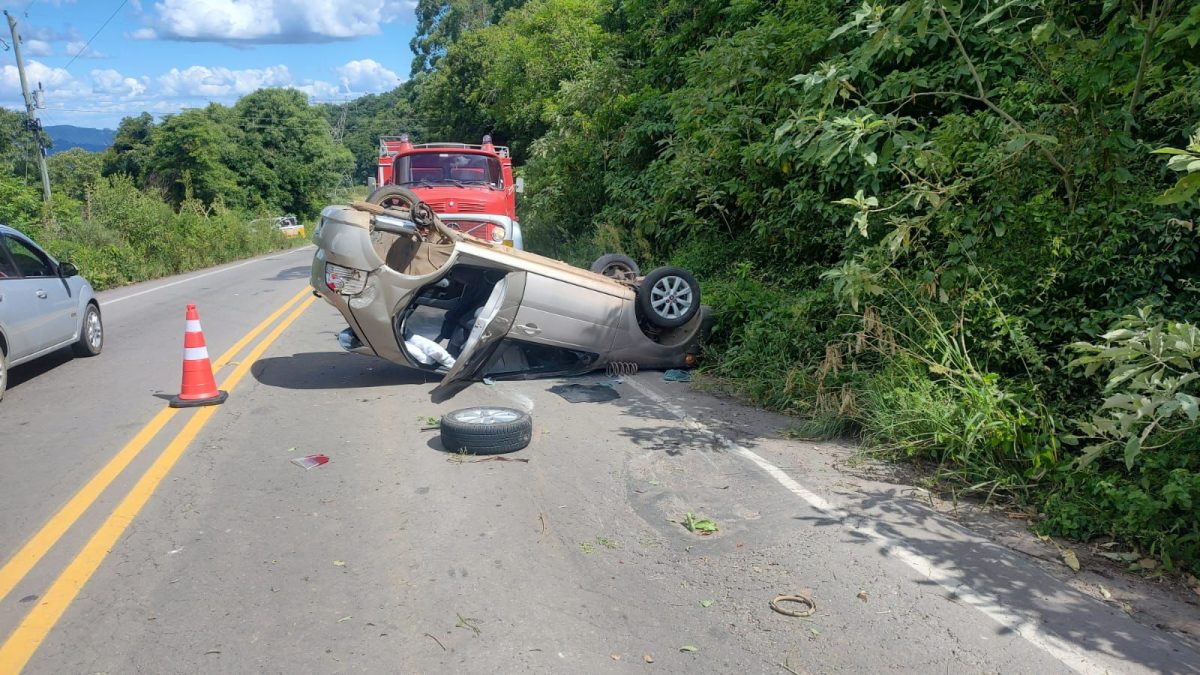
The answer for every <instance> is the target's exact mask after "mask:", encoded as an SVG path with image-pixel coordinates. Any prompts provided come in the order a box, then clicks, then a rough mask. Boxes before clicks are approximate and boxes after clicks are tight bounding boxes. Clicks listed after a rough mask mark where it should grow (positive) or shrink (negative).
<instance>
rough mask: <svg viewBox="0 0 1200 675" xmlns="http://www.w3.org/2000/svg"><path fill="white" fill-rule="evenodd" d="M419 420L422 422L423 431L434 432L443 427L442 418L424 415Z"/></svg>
mask: <svg viewBox="0 0 1200 675" xmlns="http://www.w3.org/2000/svg"><path fill="white" fill-rule="evenodd" d="M417 420H418V421H420V422H421V431H432V430H434V429H440V428H441V427H442V418H440V417H434V416H433V415H422V416H421V417H418V418H417Z"/></svg>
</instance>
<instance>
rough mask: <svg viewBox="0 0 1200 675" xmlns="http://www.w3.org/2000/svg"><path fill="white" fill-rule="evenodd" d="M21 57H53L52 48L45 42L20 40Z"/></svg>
mask: <svg viewBox="0 0 1200 675" xmlns="http://www.w3.org/2000/svg"><path fill="white" fill-rule="evenodd" d="M21 48H22V50H23V51H22V55H23V56H53V55H54V47H53V46H51V44H50V43H49V42H47V41H45V40H25V39H22V40H21Z"/></svg>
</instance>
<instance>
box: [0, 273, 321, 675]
mask: <svg viewBox="0 0 1200 675" xmlns="http://www.w3.org/2000/svg"><path fill="white" fill-rule="evenodd" d="M309 293H310V292H309V290H308V288H305V289H304V290H302V291H300V292H299V293H297V294H296V295H294V296H293V297H292V298H291V299H290V300H288V301H287V302H286V303H284V305H283V306H282V307H280V308H279V309H277V310H275V311H274V312H272V313H271V315H270V316H268V317H267V318H266V319H264V320H263V321H262V323H260V324H258V325H257V326H255V327H254V329H253V330H251V331H250V332H249V333H247V334H246V335H245V336H244V337H242V339H240V340H238V341H237V343H235V344H234V345H233V346H232V347H230V348H229V350H228V351H226V352H225V353H224V354H222V355H221V356H220V357H218V358H217V360H216V361H215V362H214V363H213V369H214V370H216V369H219V368H221V367H222V366H225V365H228V364H229V363H230V361H232V360H233V358H234V357H235V356H237V354H238V353H239V352H241V350H242V349H244V348H245V347H246V345H248V344H250V343H251V342H252V341H254V339H255V338H257V337H258V336H259V335H260V334H261V333H262V332H263V331H265V330H266V329H267V328H268V327H269V326H270V325H271V324H272V323H274V322H275V321H276V320H277V319H278V318H279V317H280V316H282V315H283V314H284V313H286V312H287V311H288V310H289V309H292V308H293V306H295V308H294V309H292V312H291V313H290V314H288V315H287V317H285V318H284V319H283V321H280V322H279V324H278V325H276V326H275V328H274V329H272V330H271V332H270V333H268V334H267V336H266V337H265V338H263V340H262V341H261V342H259V343H258V344H257V345H255V347H254V348H253V349H252V350H251V351H250V352H249V353H248V354H247V355H246V356H245V358H243V359H242V360H241V361H240V362H239V363H238V364H237V367H236V368H234V370H233V372H231V373H230V374H229V376H228V377H227V378H225V380H224V381H222V382H221V388H222V389H225V390H228V391H232V390H233V388H234V387H236V386H237V384H238V382H240V381H241V380H242V378H243V377H245V376H246V373H248V372H250V367H251V366H253V365H254V362H255V361H257V360H258V358H259V357H260V356H262V354H263V352H265V351H266V350H267V348H268V347H270V346H271V344H272V343H274V342H275V340H276V339H278V338H279V336H280V335H281V334H282V333H283V331H284V330H286V329H287V327H288V326H290V325H291V324H292V323H293V322H294V321H295V320H296V319H297V318H299V317H300V315H301V314H302V313H304V310H306V309H308V307H309V306H310V305H312V303H313V301H314V300H315V299H316V298H314V297H312V296H311V295H309ZM305 296H309V297H307V299H305ZM297 303H299V305H298V306H296V304H297ZM217 410H218V407H215V406H214V407H206V408H200V409H199V410H197V411H196V412H195V415H193V416H192V418H191V419H190V420H188V421H187V424H185V425H184V427H183V429H181V430H180V431H179V433H178V434H176V435H175V437H174V438H172V439H171V441H170V442H169V443H168V444H167V447H166V449H165V450H163V452H162V454H161V455H159V456H158V458H157V459H156V460H155V461H154V463H153V464H152V465H151V466H150V468H149V469H147V470H146V473H144V474H142V477H141V478H140V479H139V480H138V482H137V484H136V485H134V486H133V489H132V490H130V491H129V493H128V494H126V495H125V498H124V499H122V500H121V503H120V504H118V505H117V508H116V509H114V510H113V512H112V513H111V514H110V515H109V516H108V518H107V519H106V520H105V521H104V523H103V524H102V525H101V526H100V529H98V530H97V531H96V533H95V534H93V535H92V538H91V539H90V540H89V541H88V542H87V544H86V545H85V546H84V547H83V550H82V551H80V552H79V554H78V555H77V556H75V559H74V560H72V561H71V563H70V564H69V565H67V568H66V569H65V570H63V572H62V574H60V575H59V577H58V579H56V580H55V581H54V583H53V584H52V585H51V586H50V588H49V590H47V591H46V593H45V594H44V595H43V596H42V597H41V599H40V601H39V602H38V604H37V605H35V606H34V607H33V609H31V610H30V611H29V613H28V614H27V615H26V616H25V619H24V620H22V621H21V623H20V625H19V626H17V628H16V630H14V631H13V632H12V634H11V635H9V637H8V639H7V640H6V641H5V642H4V645H3V646H2V647H0V673H16V672H19V671H20V670H21V669H22V668H24V667H25V664H26V663H28V662H29V659H30V658H31V657H32V656H33V654H34V652H36V651H37V649H38V647H39V646H41V644H42V642H43V641H44V640H45V639H46V636H47V635H48V634H49V633H50V631H51V630H52V629H53V628H54V625H55V624H56V623H58V620H59V619H60V618H61V617H62V615H63V612H65V611H66V610H67V607H68V606H69V605H70V604H71V602H72V601H73V600H74V599H75V596H76V595H78V594H79V591H81V590H82V589H83V586H84V584H86V583H87V582H88V579H90V578H91V576H92V574H94V573H95V571H96V569H97V568H99V567H100V563H101V562H103V560H104V558H105V557H106V556H107V555H108V553H109V552H110V551H111V550H112V548H113V546H114V545H115V544H116V542H117V540H118V539H119V538H120V537H121V534H122V533H124V532H125V530H126V528H128V527H129V525H130V523H132V522H133V519H134V518H135V517H136V516H137V514H138V512H139V511H141V510H142V507H143V506H145V505H146V502H147V501H148V500H149V499H150V496H151V495H152V494H154V490H155V489H156V488H157V487H158V485H159V483H161V482H162V480H163V479H164V478H166V477H167V474H168V473H170V471H171V469H172V468H173V467H174V466H175V463H176V462H178V461H179V458H180V457H182V456H183V453H184V451H185V450H187V447H188V444H190V443H191V442H192V440H193V439H195V437H196V434H198V433H199V432H200V429H202V428H203V427H204V425H205V423H206V422H208V420H209V419H210V418H211V417H212V416H213V415H214V414H215V413H216V412H217ZM180 412H181V411H180V410H179V409H177V408H165V409H163V410H162V411H160V412H159V413H158V414H157V415H155V416H154V417H153V418H152V419H151V420H150V421H149V422H148V423H147V424H146V426H144V427H142V429H141V430H140V431H138V433H137V434H136V435H135V436H134V437H133V438H132V439H130V441H129V442H128V443H126V444H125V447H123V448H121V451H120V452H118V453H117V454H116V455H115V456H114V457H113V458H112V459H111V460H109V462H108V464H106V465H104V467H103V468H102V469H100V471H98V472H97V473H96V475H95V476H93V477H92V479H91V480H89V481H88V482H87V484H86V485H84V486H83V487H82V488H81V489H80V490H79V491H78V492H77V493H75V495H74V496H73V497H71V499H70V500H69V501H68V502H67V503H66V504H65V505H64V506H63V507H62V508H61V509H59V510H58V512H57V513H55V514H54V515H53V516H52V517H51V518H50V520H49V521H47V522H46V524H45V525H44V526H42V529H40V530H39V531H38V532H37V534H35V535H33V537H32V538H30V540H29V541H28V542H26V544H25V545H24V546H22V547H21V550H19V551H17V553H16V555H14V556H13V557H12V558H11V559H10V560H9V561H8V562H6V563H4V567H0V600H3V599H4V598H5V596H7V595H8V593H9V592H10V591H12V589H13V588H14V587H15V586H16V585H17V584H18V583H20V582H21V580H22V579H24V578H25V575H26V574H28V573H29V571H30V570H31V569H33V567H34V566H35V565H37V563H38V561H40V560H41V559H42V558H43V557H44V556H45V555H46V554H47V553H48V552H49V551H50V549H51V548H52V547H53V546H54V545H55V544H56V543H57V542H58V540H59V539H60V538H62V536H63V534H65V533H66V532H67V530H68V529H70V528H71V526H72V525H74V524H75V523H76V521H78V520H79V518H80V517H81V516H82V515H83V514H84V512H85V511H87V510H88V508H89V507H91V506H92V504H94V503H95V501H96V500H97V499H98V498H99V497H100V495H101V494H102V493H103V492H104V491H105V490H106V489H107V488H108V487H109V485H111V484H112V482H113V481H114V480H116V478H117V476H119V475H121V472H123V471H124V470H125V468H126V467H128V466H129V464H130V462H132V461H133V460H134V458H136V457H137V456H138V454H139V453H141V451H142V450H143V449H144V448H145V447H146V445H147V444H148V443H149V442H150V441H151V440H152V439H153V438H154V437H155V436H156V435H157V434H158V433H159V432H160V431H162V429H163V427H164V426H166V424H167V423H168V422H170V421H171V419H172V418H174V417H175V415H177V414H179V413H180Z"/></svg>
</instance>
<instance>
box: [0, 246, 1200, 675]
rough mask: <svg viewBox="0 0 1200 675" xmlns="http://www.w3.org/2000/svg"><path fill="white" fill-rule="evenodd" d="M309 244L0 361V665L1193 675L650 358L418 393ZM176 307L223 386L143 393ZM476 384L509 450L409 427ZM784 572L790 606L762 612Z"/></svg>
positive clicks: (950, 527)
mask: <svg viewBox="0 0 1200 675" xmlns="http://www.w3.org/2000/svg"><path fill="white" fill-rule="evenodd" d="M310 256H311V249H301V250H298V251H293V252H289V253H282V254H278V255H273V256H268V257H266V258H260V259H256V260H254V261H249V262H244V263H238V264H236V265H233V266H226V267H223V268H217V269H215V270H211V271H206V272H204V273H202V274H198V275H188V276H184V277H179V278H176V279H168V280H162V281H158V282H153V283H150V284H145V285H141V286H136V287H130V288H126V289H120V290H117V291H113V292H109V293H105V294H102V296H101V302H102V309H103V312H104V322H105V327H106V329H107V336H106V345H105V351H104V353H103V354H102V355H101V356H99V357H97V358H94V359H72V358H70V357H69V356H65V355H64V356H61V357H56V358H51V359H48V360H44V361H43V362H41V363H35V364H30V365H27V366H24V367H20V368H16V369H13V372H12V381H13V382H12V387H11V389H10V390H9V392H8V393H7V394H6V395H5V398H4V401H3V403H0V462H2V463H3V464H2V465H3V471H0V508H2V509H3V513H4V517H3V518H2V519H0V560H3V561H4V567H3V568H0V592H2V593H0V596H2V597H0V640H3V646H0V673H4V672H9V671H16V670H20V669H21V668H22V667H23V668H24V669H25V670H26V672H32V673H133V672H148V673H190V672H270V673H275V672H278V673H296V672H322V673H324V672H386V673H436V672H467V673H474V672H478V673H496V672H505V673H507V672H547V673H592V672H626V671H660V672H680V673H682V672H688V673H696V672H714V673H725V672H736V671H744V672H755V673H757V672H764V673H786V672H788V671H792V672H796V673H810V672H811V673H824V672H872V673H878V672H922V673H926V672H947V673H959V672H1006V673H1009V672H1011V673H1060V672H1064V673H1065V672H1072V671H1076V672H1085V673H1101V672H1112V673H1140V672H1178V673H1200V656H1198V655H1197V654H1196V653H1195V652H1193V651H1191V650H1190V649H1189V648H1188V647H1187V646H1186V645H1185V644H1184V643H1183V642H1182V641H1180V640H1179V639H1177V638H1176V637H1175V636H1173V635H1171V634H1170V633H1168V632H1164V631H1159V630H1155V629H1154V628H1152V627H1149V626H1145V625H1143V624H1141V623H1138V622H1137V621H1135V620H1134V619H1133V618H1131V617H1130V616H1129V615H1127V613H1126V612H1125V611H1122V608H1121V607H1120V606H1118V605H1117V604H1116V603H1111V602H1103V601H1101V600H1099V599H1095V598H1093V597H1090V596H1088V595H1085V594H1083V593H1080V592H1079V591H1077V590H1075V589H1074V588H1072V587H1071V586H1070V585H1068V584H1067V583H1065V582H1064V578H1065V577H1066V576H1069V575H1070V574H1071V573H1070V572H1069V571H1068V570H1066V568H1062V569H1061V570H1054V569H1049V568H1048V567H1047V566H1046V565H1045V564H1039V563H1038V562H1037V561H1035V560H1032V559H1030V558H1029V557H1027V556H1023V555H1021V554H1017V553H1014V552H1012V551H1010V550H1008V549H1006V548H1002V547H1000V546H997V545H995V544H993V543H990V542H989V541H988V540H986V539H985V538H984V537H982V536H980V535H978V534H975V533H973V532H971V531H968V530H966V529H964V528H962V527H960V526H959V525H957V524H955V523H953V522H951V521H950V520H948V519H946V518H944V517H943V516H940V515H938V514H937V513H935V512H933V511H931V510H930V509H928V508H927V507H926V506H924V505H923V504H922V503H921V502H920V500H919V499H917V498H915V497H914V496H913V494H912V492H911V491H910V490H907V489H905V488H904V487H903V486H901V485H897V484H894V483H890V482H887V481H885V480H881V479H879V477H878V476H875V475H873V474H872V473H871V472H870V471H866V470H863V468H862V467H861V466H858V468H855V467H856V466H857V465H856V464H855V463H854V462H851V461H848V460H850V454H851V452H850V450H849V449H848V448H845V447H841V446H838V445H836V444H813V443H808V442H797V441H788V440H784V439H783V438H782V437H781V434H780V431H781V429H782V428H783V426H785V425H786V420H782V419H779V418H776V417H773V416H771V415H766V414H762V413H757V412H755V411H752V410H748V409H745V408H742V407H740V406H737V405H734V404H731V403H728V402H725V401H721V400H718V399H715V398H712V397H710V396H707V395H704V394H701V393H697V392H693V391H691V390H690V389H689V387H688V385H684V384H678V383H667V382H663V381H662V380H661V378H660V376H659V375H658V374H657V373H642V374H639V375H637V376H635V377H631V378H625V380H624V381H623V382H621V383H619V384H616V385H615V387H616V391H617V392H618V393H619V394H620V398H618V399H616V400H613V401H608V402H604V403H574V404H573V403H568V402H567V401H565V400H563V399H562V398H560V397H558V396H557V395H555V394H553V393H551V392H549V391H548V389H549V387H550V386H552V385H554V384H556V382H555V381H545V380H542V381H528V382H501V383H497V384H495V385H491V386H488V385H482V384H478V385H474V386H472V387H470V388H468V389H467V390H466V391H464V392H463V393H461V394H460V395H459V396H458V397H456V398H455V399H452V400H451V401H449V402H447V403H445V404H441V405H434V404H432V403H431V402H430V400H429V391H430V390H431V389H432V388H433V387H434V385H435V384H436V383H435V382H434V381H432V380H430V379H426V378H425V377H423V376H422V375H420V374H415V373H412V372H410V371H406V370H404V369H402V368H399V367H396V366H393V365H390V364H388V363H385V362H383V361H380V360H375V359H370V358H365V357H361V356H356V355H349V354H344V353H341V352H340V350H338V348H337V345H336V341H335V336H336V334H337V332H338V331H339V330H341V329H342V327H343V325H344V324H343V323H342V321H341V318H340V317H339V316H338V315H337V313H336V312H335V311H334V310H333V309H332V308H330V307H328V306H326V305H325V304H324V303H322V302H320V301H316V302H314V301H313V299H312V298H311V296H310V295H306V294H305V293H304V289H305V286H306V281H307V269H308V261H309V259H310ZM188 302H194V303H196V304H197V305H198V307H199V310H200V318H201V321H202V324H203V327H204V331H205V336H206V338H207V340H208V345H209V350H210V353H211V354H212V357H213V358H214V359H217V358H218V356H219V355H222V354H224V353H225V352H226V351H227V350H230V348H231V347H235V346H239V345H237V343H238V342H239V340H242V338H244V337H245V336H247V335H248V334H250V335H251V336H252V337H251V339H249V340H242V343H243V344H241V345H240V348H239V349H237V350H236V353H231V354H229V355H228V356H227V358H226V359H225V361H226V362H227V363H222V365H221V366H220V367H219V368H218V371H217V379H218V381H220V382H222V384H223V386H225V387H226V388H229V389H230V392H231V395H230V398H229V401H228V402H227V403H225V404H224V405H223V406H220V407H217V408H207V409H204V410H202V411H194V410H189V411H183V412H179V413H174V414H169V413H163V412H162V410H163V409H164V408H165V405H166V403H165V401H164V400H163V398H164V397H166V396H169V395H171V394H173V393H176V392H177V387H178V384H179V371H180V363H179V359H180V344H181V342H182V334H181V333H182V329H183V311H184V306H185V304H186V303H188ZM281 310H282V311H281ZM266 319H272V320H271V321H265V320H266ZM256 329H257V330H256ZM603 379H604V378H603V377H602V376H591V377H587V378H581V379H577V380H576V381H579V382H583V383H588V382H595V381H599V380H603ZM475 404H508V405H513V406H517V407H522V408H525V409H527V410H531V411H532V414H533V417H534V424H535V430H534V438H533V442H532V443H531V445H530V446H529V447H528V448H527V449H525V450H523V451H521V452H518V453H515V454H514V455H510V456H508V457H509V458H510V459H521V460H528V461H527V462H522V461H487V462H470V461H468V462H463V461H461V458H460V457H458V456H455V455H452V454H449V453H446V452H444V451H443V449H442V448H441V447H440V445H439V444H438V442H437V440H436V438H437V433H436V432H432V431H422V430H421V429H420V427H421V421H420V418H422V417H424V416H437V415H441V414H443V413H445V412H448V411H450V410H453V409H456V408H460V407H466V406H469V405H475ZM148 424H150V425H151V427H150V429H149V430H146V426H147V425H148ZM314 453H324V454H326V455H327V456H329V457H330V462H329V463H328V464H326V465H324V466H320V467H317V468H315V469H312V470H308V471H305V470H302V469H300V468H298V467H297V466H295V465H294V464H292V463H291V462H290V460H291V459H293V458H295V457H298V456H303V455H308V454H314ZM114 462H115V464H114ZM688 513H693V514H696V515H697V516H702V517H706V518H711V519H712V520H714V521H715V522H716V523H717V524H718V525H719V527H720V530H719V532H717V533H716V534H713V535H711V536H706V537H701V536H698V535H695V534H692V533H690V532H688V531H687V530H685V529H684V528H683V527H682V526H681V525H680V521H681V520H683V519H684V518H685V516H686V514H688ZM796 593H800V594H805V595H808V596H809V597H811V598H812V600H813V601H814V602H815V604H816V610H815V612H814V613H813V614H812V615H811V616H809V617H788V616H784V615H782V614H779V613H776V612H775V611H773V610H772V609H771V608H770V607H769V604H768V603H769V601H770V600H771V599H772V598H774V597H775V596H777V595H781V594H796Z"/></svg>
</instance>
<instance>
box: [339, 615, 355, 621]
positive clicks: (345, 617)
mask: <svg viewBox="0 0 1200 675" xmlns="http://www.w3.org/2000/svg"><path fill="white" fill-rule="evenodd" d="M353 618H354V617H352V616H343V617H342V618H340V619H338V620H337V622H338V623H346V622H347V621H349V620H350V619H353Z"/></svg>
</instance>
